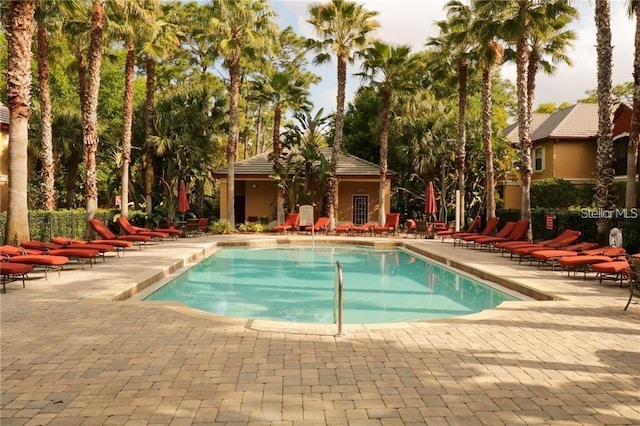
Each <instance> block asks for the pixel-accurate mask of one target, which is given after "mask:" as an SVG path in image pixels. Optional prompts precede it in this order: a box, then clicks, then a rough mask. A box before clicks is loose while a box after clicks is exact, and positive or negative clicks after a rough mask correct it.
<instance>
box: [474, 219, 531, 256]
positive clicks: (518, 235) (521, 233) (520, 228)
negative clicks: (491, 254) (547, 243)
mask: <svg viewBox="0 0 640 426" xmlns="http://www.w3.org/2000/svg"><path fill="white" fill-rule="evenodd" d="M528 230H529V221H528V220H519V221H517V222H516V223H515V225H514V226H513V230H512V231H511V233H510V234H509V236H507V237H499V236H498V235H496V236H494V237H489V236H487V237H480V238H476V239H475V240H474V241H473V242H474V247H475V245H476V244H478V245H479V246H480V249H482V248H484V247H488V248H489V251H491V250H492V249H493V246H494V245H495V244H497V243H499V242H502V241H520V240H522V239H524V238H525V237H526V235H527V231H528Z"/></svg>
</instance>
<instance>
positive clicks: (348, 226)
mask: <svg viewBox="0 0 640 426" xmlns="http://www.w3.org/2000/svg"><path fill="white" fill-rule="evenodd" d="M353 226H354V225H353V222H344V223H341V224H339V225H336V226H334V227H333V231H334V232H335V233H336V234H344V235H351V234H352V230H353Z"/></svg>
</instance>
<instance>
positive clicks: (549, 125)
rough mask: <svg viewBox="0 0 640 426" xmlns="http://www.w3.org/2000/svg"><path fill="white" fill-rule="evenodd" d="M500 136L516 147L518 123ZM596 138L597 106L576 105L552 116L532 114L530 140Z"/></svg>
mask: <svg viewBox="0 0 640 426" xmlns="http://www.w3.org/2000/svg"><path fill="white" fill-rule="evenodd" d="M502 134H503V135H504V136H505V137H506V138H507V140H508V141H509V143H510V144H512V145H517V144H518V142H519V138H518V123H513V124H512V125H510V126H508V127H507V128H506V129H504V131H503V132H502ZM597 136H598V104H582V103H577V104H575V105H572V106H570V107H567V108H564V109H561V110H560V111H556V112H554V113H553V114H539V113H534V114H533V117H532V122H531V140H532V141H533V142H536V141H541V140H543V139H593V138H596V137H597Z"/></svg>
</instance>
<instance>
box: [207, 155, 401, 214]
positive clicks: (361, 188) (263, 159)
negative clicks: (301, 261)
mask: <svg viewBox="0 0 640 426" xmlns="http://www.w3.org/2000/svg"><path fill="white" fill-rule="evenodd" d="M321 153H322V154H323V155H324V156H325V158H327V159H329V158H331V148H324V149H322V150H321ZM226 173H227V170H226V169H221V170H218V171H216V173H215V174H214V177H215V178H217V179H218V180H219V182H220V218H221V219H226V218H227V217H226V215H227V175H226ZM272 173H273V162H272V161H271V160H269V153H268V152H266V153H262V154H259V155H256V156H255V157H252V158H248V159H246V160H243V161H240V162H238V163H236V164H235V168H234V174H235V184H234V193H235V206H234V207H235V215H236V217H235V218H234V219H235V223H242V222H246V221H249V220H257V219H260V218H266V219H267V220H272V219H274V217H275V212H276V199H277V188H276V184H275V181H274V180H273V179H271V178H270V177H269V175H271V174H272ZM337 177H338V191H337V192H338V194H337V196H338V203H337V214H336V220H337V221H351V222H354V223H356V224H362V223H364V222H367V221H369V220H372V221H375V220H378V212H379V210H380V202H379V195H378V193H379V181H380V168H379V166H378V165H377V164H373V163H371V162H368V161H365V160H363V159H361V158H358V157H356V156H353V155H349V154H341V155H340V156H339V159H338V169H337ZM396 178H397V175H396V173H394V172H389V173H388V177H387V180H386V184H385V214H386V213H389V212H390V209H391V182H392V180H394V179H396ZM320 214H321V212H320Z"/></svg>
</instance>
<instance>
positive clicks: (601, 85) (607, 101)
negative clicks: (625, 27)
mask: <svg viewBox="0 0 640 426" xmlns="http://www.w3.org/2000/svg"><path fill="white" fill-rule="evenodd" d="M610 7H611V6H610V4H609V0H596V10H595V21H596V41H597V57H598V146H597V148H596V170H597V173H598V178H597V181H596V196H595V201H596V206H597V207H598V208H599V209H603V210H611V209H613V207H614V202H615V195H614V193H613V178H614V176H615V172H614V169H613V130H612V123H611V90H612V88H611V86H612V81H611V56H612V50H613V49H612V47H611V10H610ZM610 226H611V224H610V222H609V220H608V219H606V218H605V217H601V218H599V219H598V242H600V243H606V241H607V234H608V233H609V228H610Z"/></svg>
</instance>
